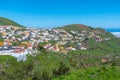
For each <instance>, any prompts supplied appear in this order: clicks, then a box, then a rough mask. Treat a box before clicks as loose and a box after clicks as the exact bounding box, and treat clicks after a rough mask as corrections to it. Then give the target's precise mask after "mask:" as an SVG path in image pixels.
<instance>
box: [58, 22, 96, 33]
mask: <svg viewBox="0 0 120 80" xmlns="http://www.w3.org/2000/svg"><path fill="white" fill-rule="evenodd" d="M58 28H60V29H64V30H66V31H78V30H88V31H92V30H93V29H94V28H92V27H90V26H87V25H83V24H70V25H65V26H62V27H58Z"/></svg>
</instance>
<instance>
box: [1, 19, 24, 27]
mask: <svg viewBox="0 0 120 80" xmlns="http://www.w3.org/2000/svg"><path fill="white" fill-rule="evenodd" d="M0 25H13V26H19V27H24V26H22V25H20V24H18V23H16V22H14V21H12V20H10V19H7V18H4V17H0Z"/></svg>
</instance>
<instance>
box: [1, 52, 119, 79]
mask: <svg viewBox="0 0 120 80" xmlns="http://www.w3.org/2000/svg"><path fill="white" fill-rule="evenodd" d="M119 57H120V54H119V53H104V52H102V51H96V50H86V51H82V50H81V51H72V52H69V53H68V54H67V55H65V54H63V53H55V52H46V53H39V54H37V56H31V55H27V61H25V62H23V61H21V62H17V61H16V59H15V58H13V57H11V56H0V80H52V79H53V80H119V78H120V77H119V76H120V73H119V71H120V67H119V66H120V59H119ZM103 58H105V59H107V60H108V61H107V62H105V63H103V62H101V59H103Z"/></svg>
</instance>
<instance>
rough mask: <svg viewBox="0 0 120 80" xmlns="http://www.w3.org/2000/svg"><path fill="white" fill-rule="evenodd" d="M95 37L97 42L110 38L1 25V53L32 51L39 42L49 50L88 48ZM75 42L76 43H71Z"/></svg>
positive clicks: (60, 50) (83, 31)
mask: <svg viewBox="0 0 120 80" xmlns="http://www.w3.org/2000/svg"><path fill="white" fill-rule="evenodd" d="M89 38H94V39H95V40H96V42H101V41H102V40H110V39H109V38H101V37H100V36H98V35H96V34H95V32H89V31H86V30H82V31H70V32H67V31H65V30H63V29H40V28H24V27H17V26H12V25H11V26H5V25H3V26H0V55H13V56H15V57H18V56H16V55H18V54H19V55H20V56H21V55H22V54H28V53H31V51H32V50H33V49H36V47H37V45H38V44H43V43H44V44H43V45H42V46H43V48H45V49H46V50H48V51H54V52H63V53H67V52H68V51H70V50H86V49H88V44H87V43H85V42H86V40H87V39H89ZM71 43H75V44H74V45H70V44H71ZM18 60H19V59H18Z"/></svg>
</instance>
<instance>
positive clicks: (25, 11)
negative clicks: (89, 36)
mask: <svg viewBox="0 0 120 80" xmlns="http://www.w3.org/2000/svg"><path fill="white" fill-rule="evenodd" d="M0 16H2V17H6V18H9V19H11V20H13V21H16V22H18V23H19V24H22V25H24V26H28V27H41V28H51V27H58V26H63V25H68V24H85V25H89V26H92V27H103V28H109V27H110V28H113V27H120V0H0Z"/></svg>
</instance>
